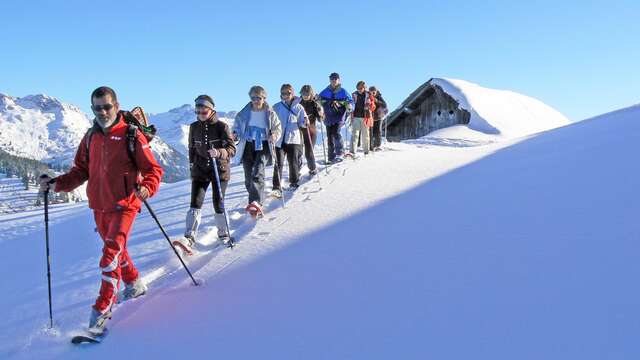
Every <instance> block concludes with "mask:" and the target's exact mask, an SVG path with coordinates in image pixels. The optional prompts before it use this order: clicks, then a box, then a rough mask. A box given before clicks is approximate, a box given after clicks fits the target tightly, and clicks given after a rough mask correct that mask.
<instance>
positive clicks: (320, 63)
mask: <svg viewBox="0 0 640 360" xmlns="http://www.w3.org/2000/svg"><path fill="white" fill-rule="evenodd" d="M638 19H640V3H638V2H636V1H564V2H557V1H528V2H526V3H524V2H518V1H484V2H479V1H478V2H476V1H468V2H466V1H402V0H397V1H373V0H370V1H344V2H339V1H327V0H325V1H297V2H261V1H260V2H259V1H226V2H216V1H184V0H183V1H173V2H165V3H163V2H159V1H146V0H143V1H135V2H125V1H105V2H92V1H91V2H90V1H76V0H70V1H59V2H58V1H29V2H15V1H3V2H0V30H1V34H2V37H1V40H0V41H1V44H2V45H1V47H0V48H1V49H2V52H1V54H0V92H3V93H7V94H9V95H12V96H24V95H28V94H34V93H46V94H49V95H52V96H56V97H58V98H60V99H62V100H63V101H66V102H70V103H74V104H76V105H78V106H80V107H81V108H82V109H83V110H85V111H87V112H88V111H89V94H90V92H91V91H92V90H93V89H94V88H95V87H97V86H99V85H109V86H112V87H113V88H114V89H115V90H116V91H117V92H118V95H119V97H120V102H121V104H122V105H123V107H125V108H130V107H132V106H134V105H138V104H139V105H142V106H143V107H144V108H145V109H146V110H147V111H150V112H164V111H167V110H169V109H171V108H174V107H177V106H180V105H182V104H185V103H192V101H193V99H194V98H195V97H196V96H197V95H198V94H200V93H207V94H209V95H211V96H213V98H214V99H215V101H216V105H217V108H218V109H219V110H222V111H229V110H239V109H240V108H241V107H242V106H243V105H244V104H245V103H246V102H247V101H248V96H247V91H248V89H249V87H251V86H252V85H254V84H261V85H263V86H265V87H266V88H267V90H268V92H269V100H270V101H271V102H275V101H277V97H278V91H279V87H280V85H281V84H282V83H291V84H293V85H294V87H295V88H296V89H299V88H300V87H301V86H302V85H304V84H307V83H309V84H311V85H313V86H314V88H316V90H321V89H322V88H323V87H325V86H326V85H327V84H328V75H329V73H331V72H333V71H337V72H339V73H340V74H341V76H342V80H343V83H344V85H345V87H346V88H347V89H348V90H353V89H354V87H355V83H356V82H357V81H358V80H365V81H366V82H367V84H369V85H372V84H373V85H377V86H378V87H379V88H380V89H381V91H382V94H383V95H384V96H385V98H386V99H387V101H388V102H389V103H390V105H391V107H395V106H397V105H398V104H399V103H400V102H401V101H402V100H403V99H404V98H405V97H406V96H407V95H408V94H409V93H410V92H411V91H413V90H414V89H415V88H416V87H417V86H418V85H420V84H422V83H423V82H425V81H427V80H428V79H429V78H431V77H450V78H459V79H464V80H468V81H471V82H475V83H478V84H480V85H483V86H487V87H492V88H498V89H508V90H513V91H517V92H521V93H523V94H526V95H529V96H533V97H535V98H538V99H540V100H542V101H544V102H545V103H547V104H549V105H551V106H553V107H555V108H556V109H558V110H559V111H560V112H562V113H564V114H565V115H566V116H568V117H569V118H571V119H572V120H580V119H583V118H586V117H590V116H594V115H598V114H600V113H604V112H607V111H611V110H615V109H618V108H621V107H626V106H629V105H633V104H637V103H639V102H640V71H639V70H638V64H640V46H639V45H638V44H639V43H640V41H639V40H640V26H638V25H637V23H638Z"/></svg>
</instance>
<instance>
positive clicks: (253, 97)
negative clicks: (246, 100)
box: [251, 96, 262, 101]
mask: <svg viewBox="0 0 640 360" xmlns="http://www.w3.org/2000/svg"><path fill="white" fill-rule="evenodd" d="M260 100H262V96H252V97H251V101H260Z"/></svg>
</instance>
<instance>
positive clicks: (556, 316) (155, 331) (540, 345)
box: [0, 106, 640, 359]
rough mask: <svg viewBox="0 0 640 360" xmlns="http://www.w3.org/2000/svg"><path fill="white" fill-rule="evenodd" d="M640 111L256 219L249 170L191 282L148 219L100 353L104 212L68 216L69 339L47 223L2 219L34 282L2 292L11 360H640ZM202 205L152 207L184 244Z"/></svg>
mask: <svg viewBox="0 0 640 360" xmlns="http://www.w3.org/2000/svg"><path fill="white" fill-rule="evenodd" d="M638 117H640V106H635V107H631V108H628V109H623V110H620V111H618V112H614V113H610V114H605V115H603V116H601V117H597V118H593V119H589V120H587V121H582V122H579V123H575V124H571V125H569V126H565V127H562V128H559V129H555V130H551V131H548V132H544V133H541V134H538V135H537V136H534V137H529V138H526V139H521V140H518V141H501V142H490V143H487V144H484V145H479V146H451V145H450V144H434V143H432V139H428V138H425V139H423V140H424V141H422V142H416V143H415V144H406V143H405V144H392V145H389V146H388V149H389V151H385V152H383V153H376V154H375V155H374V156H371V157H368V158H365V159H362V160H359V161H357V162H352V161H345V162H343V163H341V164H339V165H334V167H332V168H331V171H330V172H329V173H328V174H326V173H325V172H321V174H322V175H321V176H320V180H321V184H319V183H318V182H316V180H312V181H308V182H306V183H305V184H304V185H303V186H302V187H301V188H300V189H299V190H298V191H297V192H296V193H295V194H293V196H288V197H287V207H286V208H285V209H282V208H281V207H280V206H281V205H280V203H279V202H277V201H275V202H271V203H270V204H268V205H267V209H268V213H267V215H266V216H265V218H264V219H263V220H261V221H259V222H257V223H254V222H253V221H252V220H250V219H247V217H246V216H242V215H241V213H240V210H239V209H241V208H242V207H243V206H244V205H245V203H246V192H245V190H244V187H243V184H242V182H243V181H242V170H241V169H239V168H238V167H235V168H234V169H233V171H232V181H231V183H230V187H229V189H228V204H227V208H229V209H230V210H231V218H232V228H233V229H235V233H234V235H235V236H236V237H237V239H238V246H237V247H236V248H235V249H233V250H226V249H224V250H220V249H214V248H213V245H214V244H215V240H214V238H215V235H214V234H215V229H214V228H213V221H212V219H211V212H212V209H211V207H210V205H209V206H207V207H205V210H204V223H203V226H202V230H204V231H203V234H202V236H201V238H200V242H201V250H202V251H204V252H205V254H204V255H202V256H200V257H199V258H194V259H191V260H190V261H189V264H190V266H192V271H194V272H195V274H196V277H198V278H199V279H201V280H202V281H203V282H204V285H203V286H200V287H194V286H192V285H189V280H188V278H187V277H186V274H185V273H184V271H183V270H182V269H180V268H179V264H178V262H177V260H175V259H174V256H173V255H172V253H171V252H170V250H169V249H168V247H167V244H166V240H164V239H163V238H162V237H161V236H160V234H159V232H158V230H157V228H156V227H155V225H154V223H153V220H152V219H151V218H150V217H149V215H148V214H147V212H146V211H143V213H142V214H141V215H140V216H139V218H138V220H137V221H136V224H135V226H134V231H133V233H132V237H131V240H130V253H131V255H132V257H133V259H134V260H135V261H136V262H137V264H138V266H139V268H140V270H141V273H142V276H143V277H144V279H145V280H147V281H151V284H150V293H149V294H148V295H146V296H145V297H143V298H141V299H139V300H135V301H132V302H129V303H125V304H123V305H121V306H119V307H118V309H117V310H116V312H115V314H114V319H113V321H112V323H111V329H112V331H111V335H109V337H108V338H107V339H106V341H105V342H104V343H103V344H101V345H99V346H96V347H89V348H83V349H79V348H74V347H72V346H71V345H69V344H68V340H69V336H70V335H71V334H73V333H74V332H75V330H76V329H77V328H79V327H81V326H83V325H85V324H86V321H87V317H88V309H89V306H90V305H91V303H92V301H93V299H94V297H95V293H96V290H97V286H98V281H99V273H98V270H97V263H98V255H99V251H100V247H101V241H100V240H99V239H97V237H96V235H95V234H94V233H93V222H92V218H91V214H90V213H89V212H88V211H87V210H86V209H84V208H83V207H82V206H78V205H74V206H57V207H54V208H53V209H52V212H53V214H52V220H51V222H52V225H51V231H52V234H51V237H52V254H53V255H52V257H53V276H54V280H53V283H54V289H53V293H54V316H55V318H56V323H57V328H56V330H55V331H53V332H51V331H44V330H43V328H44V326H45V325H46V323H47V321H48V320H47V317H48V313H47V301H46V277H45V272H44V270H43V269H44V267H45V262H44V256H43V249H42V247H43V243H42V242H43V234H42V217H41V212H38V211H33V212H27V213H23V214H20V215H5V216H3V217H0V236H1V237H0V256H1V257H2V261H0V271H2V273H3V274H7V273H10V272H12V273H16V271H15V270H16V269H20V271H19V272H18V273H17V274H16V275H14V276H12V277H5V281H3V282H2V285H0V286H1V290H2V293H4V294H10V295H9V296H3V297H0V305H1V306H2V308H4V309H8V310H9V311H8V312H7V314H8V315H7V316H5V317H4V318H3V320H2V322H0V357H1V358H64V359H83V358H91V359H112V358H113V357H114V356H122V354H127V355H130V356H136V357H138V356H144V357H145V358H146V357H149V358H151V357H154V358H175V357H180V358H208V357H211V356H216V357H222V358H231V357H232V358H235V359H255V358H266V359H270V358H284V359H288V358H304V359H328V358H331V359H345V358H357V359H396V358H400V359H405V358H408V359H424V358H434V359H603V358H607V359H635V358H638V356H640V346H639V345H638V344H637V341H636V335H635V334H637V333H638V331H639V330H640V311H638V306H637V305H638V304H639V303H640V291H638V290H637V289H636V288H635V286H633V284H635V282H636V280H637V278H638V277H639V276H640V265H639V264H638V261H637V253H638V242H637V240H638V237H639V236H640V222H638V221H637V214H638V213H640V202H638V201H635V200H634V199H638V198H639V197H640V190H638V186H637V184H638V183H640V169H638V167H637V166H634V165H633V164H635V163H636V160H635V157H633V156H634V155H635V151H634V150H635V147H636V146H637V143H638V142H639V141H640V122H638V121H637V119H638ZM461 134H462V133H457V134H453V135H456V136H460V135H461ZM462 135H464V134H462ZM450 137H451V138H454V137H455V136H450ZM460 138H461V139H462V140H464V139H463V138H462V137H460ZM585 139H586V140H588V141H586V140H585ZM461 144H462V145H465V144H464V143H461ZM467 145H468V144H467ZM269 170H270V169H269ZM268 173H269V174H270V171H268ZM320 187H322V190H320ZM208 195H209V196H210V192H209V194H208ZM188 198H189V183H188V182H180V183H176V184H170V185H166V184H165V185H163V187H162V189H161V191H160V193H159V195H158V196H157V197H156V198H153V199H152V200H151V201H150V203H151V205H152V206H153V207H154V209H155V211H156V213H157V214H158V216H159V217H160V220H161V221H162V222H163V223H164V225H165V226H166V229H167V231H168V232H169V234H170V235H171V236H179V235H180V234H181V233H182V231H183V226H184V225H183V222H184V214H185V212H186V210H187V209H188V206H189V204H188ZM205 203H206V204H210V199H209V198H208V199H207V200H206V201H205ZM15 254H29V255H28V256H26V255H25V256H15ZM38 255H39V256H38Z"/></svg>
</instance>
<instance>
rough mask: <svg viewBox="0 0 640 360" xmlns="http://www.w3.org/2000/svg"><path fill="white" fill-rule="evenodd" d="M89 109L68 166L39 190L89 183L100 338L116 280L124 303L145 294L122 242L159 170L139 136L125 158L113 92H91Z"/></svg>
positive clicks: (123, 127) (95, 326)
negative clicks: (89, 119) (97, 249)
mask: <svg viewBox="0 0 640 360" xmlns="http://www.w3.org/2000/svg"><path fill="white" fill-rule="evenodd" d="M91 109H92V110H93V113H94V115H95V120H94V123H93V127H92V129H91V130H90V131H89V132H87V134H86V135H85V136H84V138H83V139H82V141H81V142H80V145H79V146H78V150H77V152H76V156H75V159H74V164H73V167H72V168H71V169H70V170H69V171H68V172H67V173H66V174H63V175H60V176H58V177H56V178H54V179H51V178H49V177H48V176H46V175H43V176H42V177H41V179H40V184H41V185H40V186H41V189H42V190H45V189H47V188H49V187H50V184H52V185H53V186H52V187H53V190H54V191H56V192H58V191H67V192H68V191H71V190H73V189H75V188H77V187H78V186H80V185H82V184H83V183H84V182H85V181H87V180H88V181H89V183H88V185H87V197H88V198H89V208H91V209H92V210H93V215H94V218H95V221H96V227H97V229H98V232H99V234H100V237H101V238H102V241H104V246H103V248H102V258H101V259H100V268H101V271H102V283H101V286H100V293H99V295H98V298H97V299H96V302H95V304H94V305H93V308H92V312H91V318H90V320H89V331H91V332H92V333H94V334H100V333H102V332H103V331H104V326H105V322H106V320H108V319H110V318H111V307H112V305H113V304H114V302H115V301H116V294H117V291H118V288H119V286H120V280H123V281H124V283H125V289H124V292H123V297H124V298H125V299H126V298H134V297H138V296H141V295H144V293H145V292H146V291H147V287H146V285H145V284H144V283H143V282H142V280H141V279H139V276H138V270H137V269H136V267H135V266H134V265H133V262H132V261H131V258H130V257H129V253H128V252H127V238H128V237H129V232H130V230H131V226H132V224H133V221H134V219H135V217H136V214H137V213H138V211H139V210H140V206H141V201H144V200H146V199H147V198H149V197H150V196H152V195H153V194H155V193H156V192H157V191H158V187H159V185H160V179H161V178H162V173H163V171H162V168H161V167H160V165H158V163H157V162H156V160H155V159H154V157H153V154H152V153H151V149H150V148H149V144H148V143H147V140H146V138H145V137H144V135H143V134H142V133H141V132H140V131H137V132H136V141H135V151H134V152H133V156H131V155H130V154H129V153H128V150H127V130H128V127H129V125H128V124H127V123H125V121H124V116H125V112H123V111H120V105H119V104H118V99H117V97H116V93H115V92H114V91H113V89H111V88H108V87H106V86H103V87H99V88H97V89H96V90H94V91H93V93H92V94H91Z"/></svg>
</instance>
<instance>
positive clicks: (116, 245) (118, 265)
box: [93, 210, 138, 312]
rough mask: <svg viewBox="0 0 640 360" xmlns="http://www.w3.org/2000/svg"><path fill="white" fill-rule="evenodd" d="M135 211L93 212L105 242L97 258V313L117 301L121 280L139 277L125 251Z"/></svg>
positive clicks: (127, 280)
mask: <svg viewBox="0 0 640 360" xmlns="http://www.w3.org/2000/svg"><path fill="white" fill-rule="evenodd" d="M137 213H138V212H137V211H135V210H124V211H114V212H98V211H94V212H93V216H94V218H95V220H96V225H97V228H98V233H99V234H100V237H101V238H102V241H103V242H104V246H103V247H102V258H101V259H100V270H101V271H102V284H101V285H100V293H99V295H98V298H97V299H96V303H95V305H93V307H94V308H95V309H96V310H98V311H100V312H105V311H106V310H108V309H110V308H111V306H112V305H113V303H114V302H115V301H116V296H117V293H118V288H119V287H120V279H122V280H124V282H125V283H127V284H130V283H132V282H134V281H135V280H136V279H137V278H138V270H137V269H136V267H135V266H134V265H133V262H132V261H131V258H130V257H129V252H128V251H127V239H128V238H129V232H130V231H131V226H132V225H133V220H135V218H136V215H137Z"/></svg>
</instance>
